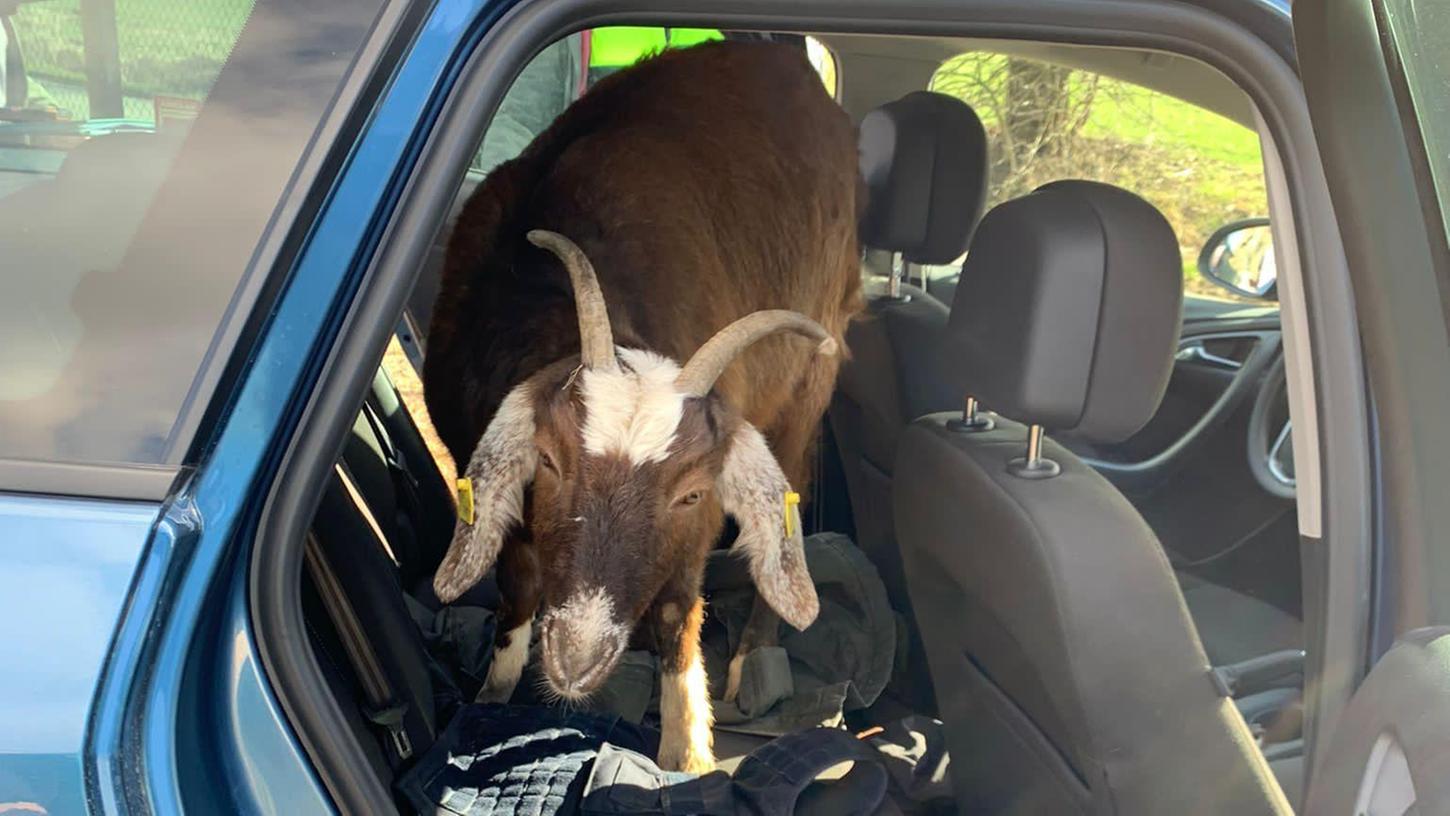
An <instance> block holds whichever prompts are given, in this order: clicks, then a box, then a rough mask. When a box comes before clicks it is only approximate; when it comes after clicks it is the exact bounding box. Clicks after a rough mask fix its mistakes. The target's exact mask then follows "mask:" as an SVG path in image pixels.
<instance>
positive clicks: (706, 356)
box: [675, 309, 836, 397]
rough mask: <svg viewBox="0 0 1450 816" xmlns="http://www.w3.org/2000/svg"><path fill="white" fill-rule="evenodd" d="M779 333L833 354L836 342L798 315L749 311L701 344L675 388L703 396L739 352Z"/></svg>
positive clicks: (821, 329) (785, 311) (779, 310)
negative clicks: (789, 333)
mask: <svg viewBox="0 0 1450 816" xmlns="http://www.w3.org/2000/svg"><path fill="white" fill-rule="evenodd" d="M781 331H792V332H795V333H796V334H801V335H805V336H806V337H810V338H814V339H816V340H819V341H821V344H820V346H819V347H818V348H817V351H819V352H820V353H821V354H835V353H836V340H835V338H833V337H831V335H830V333H829V332H827V331H826V330H825V329H824V328H822V327H821V324H819V323H817V322H816V321H814V320H812V319H810V318H809V317H806V316H805V315H803V314H801V313H800V312H791V311H787V310H785V309H767V310H765V311H760V312H752V313H750V314H748V315H746V316H744V317H742V318H740V319H739V320H736V321H735V322H734V323H731V324H730V325H728V326H726V327H725V328H723V329H721V330H720V331H718V332H716V333H715V336H714V337H711V338H710V339H709V340H707V341H705V345H703V346H700V348H699V350H698V351H696V352H695V355H694V356H693V357H691V358H690V361H689V362H688V363H685V367H684V369H683V370H682V371H680V376H678V377H676V378H675V387H676V388H678V389H679V390H680V391H682V392H684V393H685V394H688V395H689V396H692V397H703V396H705V395H706V394H708V393H710V389H711V388H713V387H714V386H715V380H717V379H719V377H720V375H721V374H722V373H724V371H725V368H726V367H727V366H729V365H730V363H731V361H733V360H734V359H735V358H736V357H737V356H739V355H740V352H742V351H745V349H747V348H749V346H750V344H751V343H754V342H755V341H756V340H759V339H760V338H762V337H765V336H766V335H768V334H774V333H776V332H781Z"/></svg>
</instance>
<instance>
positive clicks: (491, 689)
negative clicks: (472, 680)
mask: <svg viewBox="0 0 1450 816" xmlns="http://www.w3.org/2000/svg"><path fill="white" fill-rule="evenodd" d="M513 696H514V684H512V683H510V684H507V685H503V684H500V685H496V686H495V685H490V684H487V683H485V684H484V686H483V688H481V689H479V690H478V696H477V697H474V698H473V701H474V702H475V703H507V702H508V701H509V698H510V697H513Z"/></svg>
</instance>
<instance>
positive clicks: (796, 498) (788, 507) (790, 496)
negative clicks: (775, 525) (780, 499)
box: [785, 490, 801, 538]
mask: <svg viewBox="0 0 1450 816" xmlns="http://www.w3.org/2000/svg"><path fill="white" fill-rule="evenodd" d="M800 503H801V494H799V493H797V492H795V491H794V490H787V491H785V537H786V538H790V537H792V536H794V535H795V531H794V530H792V529H791V522H790V520H791V519H792V518H794V517H795V513H792V512H791V511H792V510H794V509H795V508H796V507H797V506H798V505H799V504H800Z"/></svg>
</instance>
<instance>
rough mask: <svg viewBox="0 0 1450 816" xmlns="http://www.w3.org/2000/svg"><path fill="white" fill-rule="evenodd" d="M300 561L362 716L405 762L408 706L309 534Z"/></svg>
mask: <svg viewBox="0 0 1450 816" xmlns="http://www.w3.org/2000/svg"><path fill="white" fill-rule="evenodd" d="M303 557H304V561H305V562H306V565H307V572H308V574H309V575H311V576H312V582H313V583H314V584H315V585H316V586H317V594H318V596H320V597H321V599H322V605H323V607H324V608H326V609H327V616H328V617H329V618H331V619H332V625H333V627H334V628H335V629H336V630H337V634H338V637H339V638H340V639H341V640H342V648H343V650H344V651H346V652H347V660H348V663H351V664H352V670H353V674H355V675H357V679H358V684H359V685H361V686H362V691H363V697H364V702H365V705H364V706H363V714H364V716H366V717H367V718H368V720H370V721H371V722H372V723H374V724H375V725H377V726H378V727H380V728H381V729H382V730H383V731H384V733H385V734H386V735H387V737H388V744H389V745H390V746H391V747H392V750H393V753H394V754H395V755H396V757H397V759H398V761H399V762H402V761H404V760H407V759H408V758H410V757H412V756H413V742H412V740H411V739H409V737H408V731H407V728H406V727H405V726H404V722H403V721H404V718H405V717H406V716H407V713H408V705H407V703H402V702H399V700H398V696H397V694H396V693H395V691H394V689H393V685H392V683H391V682H389V680H388V675H387V673H386V672H385V671H383V664H382V662H381V661H380V660H379V659H378V654H377V652H376V651H374V650H373V646H372V643H371V642H369V641H368V639H367V634H366V633H365V632H364V631H363V627H362V622H361V621H359V620H358V617H357V611H356V610H355V609H353V607H352V602H351V601H349V600H348V597H347V593H346V592H344V591H343V588H342V583H341V582H340V581H339V580H338V579H337V573H336V572H334V571H333V569H332V565H331V564H330V563H329V562H328V560H327V556H326V555H325V554H324V553H323V552H322V544H321V542H319V541H318V540H317V536H316V535H314V534H313V533H311V532H309V533H308V534H307V540H306V545H305V548H304V556H303Z"/></svg>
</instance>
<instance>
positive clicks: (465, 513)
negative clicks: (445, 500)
mask: <svg viewBox="0 0 1450 816" xmlns="http://www.w3.org/2000/svg"><path fill="white" fill-rule="evenodd" d="M458 518H459V519H460V520H462V521H463V523H464V524H472V523H473V480H472V479H459V480H458Z"/></svg>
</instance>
